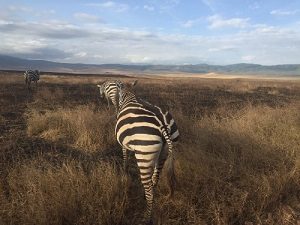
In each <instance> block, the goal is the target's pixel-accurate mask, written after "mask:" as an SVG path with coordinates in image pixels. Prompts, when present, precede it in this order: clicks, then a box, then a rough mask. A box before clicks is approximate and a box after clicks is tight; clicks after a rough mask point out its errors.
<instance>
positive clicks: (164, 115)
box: [139, 99, 179, 142]
mask: <svg viewBox="0 0 300 225" xmlns="http://www.w3.org/2000/svg"><path fill="white" fill-rule="evenodd" d="M139 102H140V103H142V104H143V107H144V108H145V109H147V110H148V111H151V112H153V113H154V114H155V115H156V117H157V118H158V119H159V120H160V121H161V122H162V123H163V125H164V126H165V127H166V128H167V130H168V132H169V134H170V136H171V140H172V141H173V142H176V141H178V139H179V131H178V127H177V125H176V123H175V121H174V119H173V117H172V115H171V113H170V112H169V111H166V110H162V109H161V108H160V107H158V106H155V105H152V104H151V103H149V102H147V101H145V100H141V99H139Z"/></svg>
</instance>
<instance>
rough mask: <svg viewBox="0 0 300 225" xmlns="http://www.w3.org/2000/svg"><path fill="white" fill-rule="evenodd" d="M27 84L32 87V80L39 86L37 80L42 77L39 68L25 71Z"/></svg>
mask: <svg viewBox="0 0 300 225" xmlns="http://www.w3.org/2000/svg"><path fill="white" fill-rule="evenodd" d="M24 79H25V84H27V87H28V89H29V88H30V84H31V82H32V81H33V82H35V85H36V86H37V81H38V80H39V79H40V72H39V71H38V70H27V71H25V73H24Z"/></svg>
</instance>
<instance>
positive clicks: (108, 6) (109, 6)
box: [86, 1, 129, 12]
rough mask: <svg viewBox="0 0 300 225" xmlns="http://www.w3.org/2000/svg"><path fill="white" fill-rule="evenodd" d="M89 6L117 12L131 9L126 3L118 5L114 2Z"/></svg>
mask: <svg viewBox="0 0 300 225" xmlns="http://www.w3.org/2000/svg"><path fill="white" fill-rule="evenodd" d="M86 5H87V6H93V7H99V8H103V9H110V10H112V11H115V12H125V11H127V10H128V9H129V6H128V5H127V4H124V3H117V2H114V1H107V2H103V3H88V4H86Z"/></svg>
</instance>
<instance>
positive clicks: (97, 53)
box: [0, 0, 300, 65]
mask: <svg viewBox="0 0 300 225" xmlns="http://www.w3.org/2000/svg"><path fill="white" fill-rule="evenodd" d="M0 7H1V9H0V37H1V42H0V54H7V55H12V56H18V57H23V58H31V59H46V60H52V61H58V62H81V63H96V64H102V63H124V64H132V63H133V64H136V63H137V64H197V63H209V64H222V65H224V64H233V63H259V64H265V65H271V64H293V63H300V1H299V0H289V1H287V0H285V1H282V0H256V1H250V0H185V1H183V0H140V1H134V0H127V1H106V0H103V1H102V0H101V1H100V0H99V1H96V0H85V1H84V0H64V1H62V0H52V1H43V0H23V1H16V0H0Z"/></svg>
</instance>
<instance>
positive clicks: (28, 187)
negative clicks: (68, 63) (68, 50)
mask: <svg viewBox="0 0 300 225" xmlns="http://www.w3.org/2000/svg"><path fill="white" fill-rule="evenodd" d="M107 79H120V80H122V81H124V82H130V81H133V80H134V79H136V78H133V77H125V76H120V77H110V76H109V75H105V76H104V75H103V76H100V75H99V76H94V75H93V76H92V75H66V74H65V75H62V74H61V75H55V74H47V73H44V74H42V75H41V80H40V82H39V84H38V87H37V88H36V87H35V86H34V85H32V87H31V90H28V89H27V87H26V85H25V83H24V79H23V76H22V73H21V72H1V74H0V147H1V149H0V224H3V225H33V224H39V225H44V224H45V225H46V224H51V225H67V224H103V225H114V224H118V225H123V224H124V225H134V224H140V223H141V222H140V221H142V218H143V212H144V209H145V200H144V196H143V188H142V186H141V184H140V180H139V176H138V170H137V166H136V163H135V159H134V156H133V155H132V154H131V155H130V157H129V169H128V171H127V172H125V171H123V169H122V151H121V148H120V147H119V145H118V143H117V142H116V138H115V136H114V125H115V122H116V115H115V112H114V108H113V107H110V108H108V107H107V103H106V102H105V101H104V100H103V99H100V97H99V92H98V89H97V87H96V84H97V83H101V82H103V81H104V80H107ZM133 91H134V92H135V93H136V95H137V96H139V97H141V98H143V99H145V100H147V101H149V102H151V103H153V104H156V105H159V106H161V107H162V108H165V109H168V110H169V111H170V112H171V114H172V115H173V117H174V119H175V121H176V123H177V125H178V128H179V131H180V139H179V142H178V143H176V145H175V149H174V152H175V153H174V154H175V170H176V171H175V172H176V176H177V186H176V189H175V193H174V196H173V198H171V199H168V198H167V194H168V187H167V182H166V177H165V176H164V174H163V175H162V177H161V179H160V181H159V185H158V187H157V190H156V195H155V206H154V220H155V223H156V224H163V225H168V224H172V225H179V224H197V225H239V224H241V225H264V224H269V225H281V224H282V225H290V224H299V223H300V222H299V221H300V113H299V112H300V82H299V81H296V80H295V81H287V80H286V81H284V80H254V79H202V78H179V77H176V78H170V77H144V78H143V77H138V84H137V86H136V87H135V88H134V89H133Z"/></svg>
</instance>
